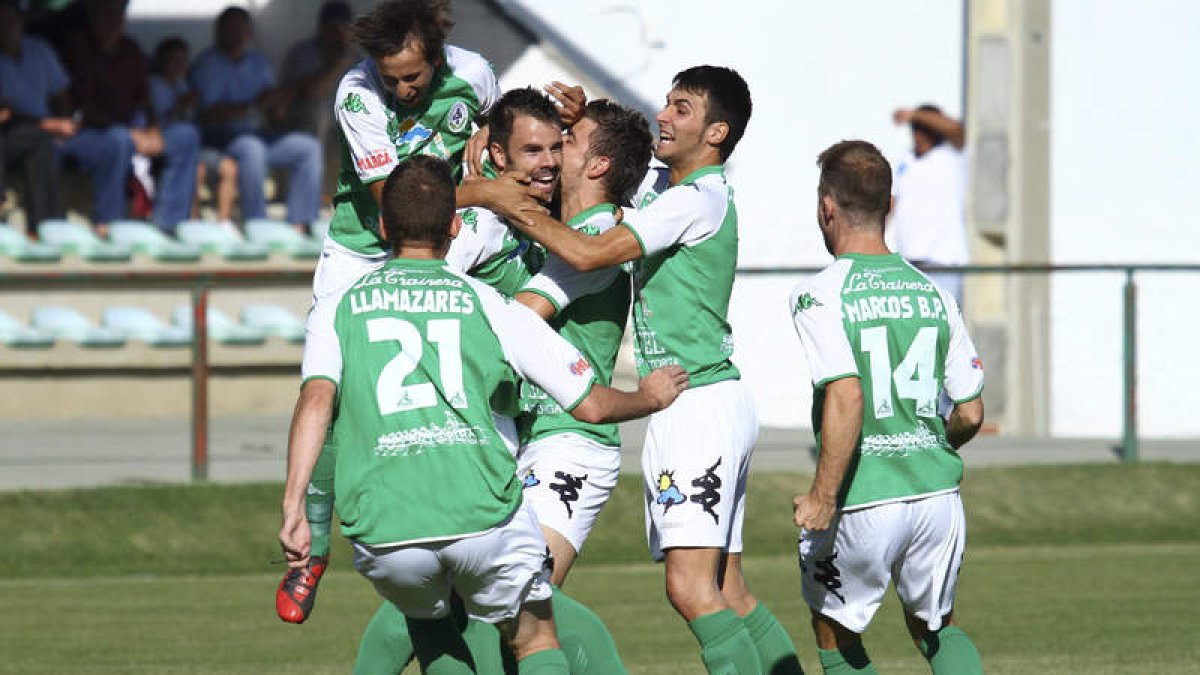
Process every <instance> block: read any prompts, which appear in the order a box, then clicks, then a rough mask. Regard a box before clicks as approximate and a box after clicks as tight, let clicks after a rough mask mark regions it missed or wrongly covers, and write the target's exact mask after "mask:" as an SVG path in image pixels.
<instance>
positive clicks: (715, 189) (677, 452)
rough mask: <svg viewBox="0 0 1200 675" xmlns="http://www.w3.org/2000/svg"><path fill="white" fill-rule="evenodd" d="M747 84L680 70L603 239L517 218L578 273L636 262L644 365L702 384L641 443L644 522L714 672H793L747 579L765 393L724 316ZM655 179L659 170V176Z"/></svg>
mask: <svg viewBox="0 0 1200 675" xmlns="http://www.w3.org/2000/svg"><path fill="white" fill-rule="evenodd" d="M750 110H751V103H750V91H749V88H748V87H747V85H746V82H745V81H744V80H743V79H742V78H741V76H740V75H738V74H737V73H736V72H735V71H733V70H731V69H729V68H723V67H717V66H698V67H695V68H689V69H687V70H684V71H682V72H680V73H679V74H677V75H676V76H675V79H674V82H673V84H672V88H671V91H670V92H669V93H668V94H667V100H666V105H665V106H664V107H663V109H662V111H660V112H659V113H658V115H657V117H656V120H657V122H658V126H659V135H658V145H657V147H656V149H655V156H656V157H658V159H659V160H661V161H662V162H663V163H664V164H665V165H666V169H665V170H664V171H662V172H661V173H659V172H654V173H652V174H651V176H650V178H651V179H654V180H653V183H654V184H653V186H651V187H650V188H649V189H647V190H645V191H644V195H643V196H642V197H641V198H640V199H639V200H638V201H637V202H635V203H637V204H638V205H639V206H640V207H641V208H639V209H638V210H637V211H636V212H633V211H630V212H626V214H625V220H624V222H622V223H621V226H620V227H614V228H612V229H610V230H609V231H607V232H605V233H603V234H600V235H598V236H595V237H592V236H588V235H587V234H585V233H582V232H578V231H576V230H573V229H571V228H568V227H565V226H563V225H562V224H561V223H558V222H556V221H554V220H553V219H551V218H547V217H543V216H533V217H531V218H530V222H529V223H517V226H518V227H521V228H522V229H523V230H524V231H525V232H526V233H527V234H529V235H530V236H531V237H533V238H534V239H536V240H537V241H538V242H539V243H541V244H543V245H544V246H546V248H547V249H548V250H549V251H551V252H552V253H554V254H556V255H558V256H559V257H561V258H562V259H563V260H564V261H566V262H567V264H569V265H571V266H572V267H574V268H575V269H578V270H581V271H587V270H595V269H600V268H604V267H610V266H613V265H618V264H621V263H625V262H628V261H635V260H636V261H637V262H636V263H634V265H633V273H632V275H633V290H634V299H633V322H634V331H635V333H634V346H635V350H636V358H637V364H638V370H639V372H641V373H643V374H644V373H648V372H650V370H651V369H653V368H655V367H657V366H661V365H665V364H678V365H681V366H683V367H684V368H686V369H687V371H688V374H689V375H690V377H691V383H692V385H691V388H690V389H689V390H688V391H687V392H685V394H684V395H683V396H681V397H680V399H679V401H678V402H677V403H676V405H674V406H672V407H671V408H670V409H669V410H668V411H665V412H664V413H659V414H655V415H653V416H652V417H651V418H650V426H649V428H648V430H647V432H646V441H645V445H644V448H643V455H642V471H643V475H644V478H645V483H646V513H647V534H648V539H649V543H650V548H651V552H652V554H653V555H654V556H655V557H656V558H665V560H666V590H667V597H668V599H669V600H670V602H671V605H672V606H673V607H674V608H675V609H676V611H678V612H679V614H680V615H681V616H682V617H683V618H684V619H685V620H686V621H687V622H688V626H689V627H690V628H691V629H692V631H693V633H694V634H695V636H696V638H697V640H698V641H699V643H700V647H701V658H702V660H703V661H704V664H705V666H706V668H708V671H709V672H710V673H718V672H719V673H760V672H770V673H785V672H786V673H796V672H800V664H799V661H798V660H797V659H796V654H795V647H794V646H793V645H792V643H791V639H790V638H789V637H788V636H787V632H786V631H785V630H784V629H783V627H782V626H781V625H780V624H779V621H778V620H777V619H775V617H774V615H772V614H771V612H770V610H768V609H767V608H766V606H765V605H763V604H762V603H760V602H759V601H758V600H757V599H756V598H755V597H754V596H753V595H752V594H751V593H750V591H749V589H748V588H747V587H746V583H745V579H744V578H743V576H742V565H741V552H742V540H741V528H742V519H743V514H744V509H745V489H746V476H747V472H748V471H749V467H750V453H751V451H752V449H753V446H754V441H755V439H756V438H757V435H758V422H757V418H756V413H755V410H754V403H753V401H752V399H751V398H750V394H749V392H748V391H746V388H745V387H744V386H743V385H742V383H741V381H740V375H739V372H738V369H737V367H736V366H734V365H733V362H732V361H730V355H731V354H732V352H733V340H732V335H731V332H730V328H729V323H728V321H727V314H728V309H729V296H730V294H731V292H732V289H733V277H734V270H735V267H736V264H737V227H738V223H737V210H736V208H735V207H734V204H733V192H732V189H731V188H730V187H729V185H728V183H727V182H726V180H725V172H724V168H723V164H724V162H725V160H727V159H728V158H729V155H730V153H732V152H733V149H734V147H735V146H736V145H737V143H738V141H739V140H740V139H741V137H742V134H743V132H744V131H745V128H746V124H747V122H748V121H749V119H750ZM648 182H649V181H648Z"/></svg>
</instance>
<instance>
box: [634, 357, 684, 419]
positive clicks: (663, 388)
mask: <svg viewBox="0 0 1200 675" xmlns="http://www.w3.org/2000/svg"><path fill="white" fill-rule="evenodd" d="M687 388H688V374H687V371H686V370H684V369H683V368H682V367H681V366H663V367H662V368H656V369H655V370H654V371H652V372H651V373H650V374H649V375H647V376H645V377H643V378H642V381H641V382H639V383H638V391H640V392H642V394H643V395H645V396H648V397H649V398H650V400H651V401H653V402H654V405H655V406H656V408H655V409H656V410H662V409H663V408H666V407H667V406H669V405H671V404H672V403H674V402H675V399H676V398H679V395H680V394H681V393H683V390H684V389H687Z"/></svg>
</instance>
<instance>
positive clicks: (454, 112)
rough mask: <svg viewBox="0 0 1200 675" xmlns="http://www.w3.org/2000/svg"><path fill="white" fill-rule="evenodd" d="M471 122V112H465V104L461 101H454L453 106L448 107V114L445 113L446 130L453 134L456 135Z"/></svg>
mask: <svg viewBox="0 0 1200 675" xmlns="http://www.w3.org/2000/svg"><path fill="white" fill-rule="evenodd" d="M470 121H471V111H469V110H467V104H466V103H463V102H462V101H455V102H454V105H452V106H450V112H448V113H446V128H447V129H449V130H450V131H452V132H453V133H456V134H457V133H458V132H460V131H462V130H463V129H466V128H467V124H468V123H469V122H470Z"/></svg>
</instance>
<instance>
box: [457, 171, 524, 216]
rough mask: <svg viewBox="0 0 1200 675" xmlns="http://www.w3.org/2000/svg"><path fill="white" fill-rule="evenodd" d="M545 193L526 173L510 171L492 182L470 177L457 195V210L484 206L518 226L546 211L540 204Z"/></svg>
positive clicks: (459, 188)
mask: <svg viewBox="0 0 1200 675" xmlns="http://www.w3.org/2000/svg"><path fill="white" fill-rule="evenodd" d="M540 195H541V193H540V192H539V191H538V190H537V189H536V188H534V187H533V186H531V185H530V183H529V177H528V176H526V175H525V174H523V173H519V172H515V171H506V172H504V173H502V174H500V175H499V176H496V177H495V178H492V179H487V178H478V177H472V176H468V177H467V178H465V179H464V180H463V182H461V183H459V185H458V187H457V188H456V189H455V191H454V202H455V207H456V208H460V209H465V208H469V207H472V206H481V207H483V208H485V209H487V210H489V211H491V212H493V213H497V214H499V215H501V216H503V217H504V218H506V219H507V220H509V221H510V222H518V221H521V220H524V219H527V218H529V217H530V216H532V215H534V214H537V213H545V212H546V207H545V206H543V205H542V203H541V202H540V201H538V197H539V196H540Z"/></svg>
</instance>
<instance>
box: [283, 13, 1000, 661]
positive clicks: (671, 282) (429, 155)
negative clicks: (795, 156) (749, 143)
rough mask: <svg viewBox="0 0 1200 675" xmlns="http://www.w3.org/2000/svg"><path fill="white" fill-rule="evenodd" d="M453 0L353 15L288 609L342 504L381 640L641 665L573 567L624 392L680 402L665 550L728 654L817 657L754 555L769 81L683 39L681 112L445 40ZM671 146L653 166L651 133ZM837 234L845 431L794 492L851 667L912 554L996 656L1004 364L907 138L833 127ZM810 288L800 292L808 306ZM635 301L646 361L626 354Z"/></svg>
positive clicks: (829, 349)
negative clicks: (983, 463) (741, 230)
mask: <svg viewBox="0 0 1200 675" xmlns="http://www.w3.org/2000/svg"><path fill="white" fill-rule="evenodd" d="M446 4H447V3H445V2H440V1H438V0H389V1H386V2H382V3H380V4H379V5H377V6H376V7H375V8H374V9H373V10H372V11H371V12H370V13H369V14H367V15H365V16H363V17H361V18H359V19H358V20H357V21H356V22H355V23H354V25H353V32H354V35H355V38H356V40H357V42H358V44H359V46H360V47H361V49H362V51H363V53H364V54H366V58H365V59H364V60H363V61H362V62H361V63H359V64H358V65H356V66H354V67H353V68H351V69H350V70H349V71H348V72H347V73H346V75H345V76H344V77H343V78H342V81H341V84H340V86H339V88H338V92H337V97H336V101H335V106H336V109H335V113H336V118H337V122H338V129H339V131H340V134H341V140H342V147H343V153H342V167H341V171H340V173H339V181H338V191H337V194H336V196H335V198H334V215H333V219H332V221H331V226H330V230H329V234H328V236H327V238H326V241H325V245H324V250H323V252H322V255H321V258H320V260H319V262H318V265H317V269H316V272H315V274H314V278H313V306H312V310H311V312H310V314H309V319H308V326H307V339H306V342H305V347H304V359H303V365H302V371H303V386H302V388H301V391H300V395H299V398H298V401H297V403H296V409H295V413H294V416H293V419H292V427H291V431H290V435H289V440H288V469H287V483H286V486H285V488H284V496H283V522H282V527H281V529H280V532H279V540H280V543H281V545H282V547H283V550H284V552H285V554H286V557H287V560H288V565H289V569H288V572H287V574H286V575H285V577H284V579H283V581H282V582H281V583H280V585H279V588H278V590H277V593H276V609H277V611H278V613H279V616H280V618H282V619H283V620H285V621H289V622H294V623H300V622H302V621H304V620H305V619H306V618H307V617H308V616H309V614H310V613H311V612H312V611H313V607H314V602H315V599H316V592H317V587H318V583H319V581H320V579H321V576H322V574H323V573H324V571H325V568H326V566H327V564H328V561H329V555H330V550H329V549H330V527H331V524H332V516H333V513H334V510H335V508H336V513H337V515H338V518H339V520H340V522H341V527H342V532H343V534H344V535H345V536H346V537H347V538H348V539H349V541H350V542H351V545H352V549H353V558H354V566H355V568H356V569H357V570H358V571H359V572H360V573H361V574H362V575H363V576H364V577H366V578H367V579H368V580H369V581H370V582H371V584H372V585H373V586H374V588H375V589H376V591H377V592H378V593H379V595H380V596H381V598H382V600H383V602H382V604H381V606H380V607H379V609H378V610H377V611H376V613H375V615H374V617H373V618H372V619H371V621H370V623H369V624H368V627H367V630H366V631H365V633H364V635H363V637H362V641H361V644H360V646H359V651H358V658H357V660H356V663H355V665H354V672H355V673H358V674H361V675H367V674H370V675H398V674H399V673H400V672H401V671H402V670H404V668H405V667H406V666H407V665H408V663H409V662H410V661H411V660H413V659H416V660H417V661H418V662H419V664H420V667H421V669H422V671H423V672H426V673H433V674H439V673H495V674H499V673H521V674H533V673H568V672H569V673H573V674H575V675H579V674H583V673H587V674H589V675H593V674H594V675H612V674H619V673H624V672H626V669H625V666H624V665H623V664H622V661H621V657H620V654H619V645H617V644H616V643H615V642H614V640H613V638H612V636H611V634H610V633H609V632H608V630H607V628H606V627H605V626H604V623H603V622H602V621H601V620H600V619H599V618H598V617H597V616H596V615H595V614H594V613H592V612H591V611H590V610H589V609H588V608H587V607H585V606H584V605H582V604H580V603H579V602H577V601H575V600H573V599H572V598H570V597H569V596H567V595H566V594H564V593H563V592H562V590H561V589H560V587H561V585H562V583H563V581H564V579H565V578H566V576H567V575H568V574H569V572H570V569H571V567H572V564H573V563H574V561H575V559H576V557H577V556H578V555H579V553H580V551H581V550H582V548H583V546H584V544H585V543H586V541H587V539H588V535H589V534H590V531H591V529H592V527H593V526H594V524H595V522H596V518H597V516H598V514H599V512H600V510H601V509H602V508H603V507H604V504H605V503H606V502H607V501H608V498H609V496H610V495H611V493H612V491H613V489H614V488H615V487H616V484H617V473H618V469H619V464H620V448H621V438H620V435H619V434H618V431H617V426H616V424H617V423H618V422H621V421H624V420H630V419H635V418H640V417H647V416H648V417H649V426H648V428H647V431H646V437H645V440H644V443H643V455H642V470H643V478H644V485H645V487H644V493H645V504H646V532H647V539H648V544H649V548H650V553H651V555H652V556H654V557H655V559H658V560H662V561H664V562H665V565H664V567H663V569H664V574H665V582H666V592H667V599H668V600H669V602H670V603H671V605H672V607H674V608H675V610H676V611H677V612H678V614H679V615H680V616H681V617H682V618H683V619H684V620H685V621H686V622H687V625H688V627H689V628H690V629H691V631H692V632H693V634H694V635H695V636H696V640H697V642H698V643H699V647H700V660H701V661H702V662H703V664H704V668H705V669H706V670H707V672H709V673H721V674H735V673H736V674H742V673H749V674H759V673H762V674H770V675H782V674H789V673H793V674H794V673H801V672H802V669H801V666H800V663H799V660H798V659H797V657H796V649H795V647H794V645H793V644H792V641H791V639H790V638H789V637H788V634H787V632H786V630H785V629H784V628H783V626H782V625H781V624H780V623H779V621H778V620H777V619H776V618H775V616H774V615H773V614H772V613H771V611H770V610H769V609H768V608H767V607H766V605H764V604H763V603H762V602H761V601H759V600H758V599H757V598H756V597H755V596H754V595H753V594H752V593H751V591H750V589H749V586H748V584H747V581H746V579H745V577H744V576H743V573H742V562H741V560H742V538H741V531H742V524H743V519H744V517H745V501H746V482H747V475H748V472H749V467H750V457H751V453H752V451H753V448H754V444H755V441H756V438H757V435H758V421H757V418H756V414H755V407H754V403H753V399H752V397H751V395H750V392H749V391H748V390H747V388H746V387H745V385H744V384H743V383H742V381H741V379H740V375H739V372H738V369H737V367H736V366H735V365H734V364H733V362H732V360H731V356H732V354H733V351H734V349H733V346H734V342H733V336H732V332H731V329H730V325H729V322H728V310H729V302H730V296H731V293H732V287H733V280H734V275H735V268H736V263H737V253H738V227H739V222H738V216H737V209H736V207H735V205H734V199H733V189H732V188H731V187H730V185H729V183H728V181H727V179H726V176H725V171H724V163H725V162H726V160H728V158H729V157H730V155H731V154H732V153H733V152H734V150H735V148H736V146H737V144H738V141H739V140H740V139H741V137H742V134H743V132H744V131H745V129H746V125H747V123H748V121H749V119H750V115H751V101H750V91H749V88H748V86H747V84H746V82H745V81H744V80H743V79H742V77H741V76H740V75H739V74H738V73H737V72H735V71H734V70H732V69H729V68H724V67H719V66H709V65H702V66H696V67H693V68H688V69H685V70H683V71H681V72H679V73H678V74H677V75H676V76H675V77H674V79H673V81H672V82H671V83H670V86H669V88H668V91H667V93H666V97H665V100H664V104H663V107H662V109H661V110H660V111H659V112H658V114H657V115H656V117H655V122H656V124H657V134H656V135H655V134H652V133H651V130H650V125H649V123H648V122H647V120H646V119H645V118H644V117H643V116H642V115H641V114H639V113H637V112H635V111H633V110H631V109H629V108H626V107H624V106H621V105H619V104H617V103H614V102H612V101H607V100H594V101H587V100H586V98H585V96H584V94H583V90H582V89H580V88H578V87H569V86H566V85H562V84H560V83H557V82H555V83H551V84H549V85H547V86H546V87H545V89H544V90H542V91H539V90H535V89H531V88H524V89H515V90H511V91H508V92H503V93H502V92H501V91H500V90H499V86H498V85H497V82H496V79H495V76H494V74H493V73H492V71H491V68H490V66H489V65H488V63H487V61H486V60H485V59H484V58H483V57H482V56H480V55H478V54H475V53H472V52H469V51H466V50H463V49H459V48H457V47H454V46H452V45H448V44H446V42H445V39H446V31H447V29H448V27H449V26H450V25H452V23H451V22H450V21H448V17H447V16H446V15H445V10H446ZM652 158H653V159H655V160H657V162H656V163H655V164H654V166H653V167H652V166H651V159H652ZM818 164H819V166H820V169H821V178H820V184H819V185H818V188H817V221H818V226H819V227H820V230H821V233H822V235H823V236H824V239H825V243H826V246H827V248H828V249H829V252H830V253H831V254H833V255H834V256H835V257H836V261H835V262H834V263H833V264H832V265H830V266H829V267H828V268H827V269H826V270H824V271H822V272H821V273H820V274H817V275H815V276H813V277H812V278H810V279H807V280H805V281H804V282H803V283H802V284H800V285H799V286H798V287H797V288H796V289H795V291H794V292H793V294H792V297H791V298H790V301H789V304H788V307H787V309H788V310H790V312H791V316H792V318H793V321H794V323H795V326H796V331H797V333H798V335H799V336H800V339H801V342H802V343H803V346H804V349H805V352H806V354H807V358H808V365H809V372H810V373H811V375H812V380H813V387H814V391H815V394H814V407H813V424H814V429H815V430H816V433H817V439H818V446H819V448H820V456H819V460H818V466H817V472H816V476H815V477H814V479H813V484H812V486H811V489H810V490H808V491H807V492H806V493H804V494H801V495H800V496H798V497H796V499H795V508H794V519H795V522H796V524H797V525H798V526H799V528H800V529H799V542H800V543H799V561H800V570H801V575H802V589H803V596H804V599H805V601H806V602H807V603H808V605H809V607H810V608H811V611H812V617H813V621H812V623H813V629H814V633H815V637H816V643H817V648H818V652H819V658H820V662H821V666H822V668H823V669H824V672H826V673H873V672H875V670H874V667H873V666H872V665H871V662H870V659H869V657H868V656H867V654H866V652H865V650H864V649H863V646H862V641H861V635H862V633H863V632H864V631H865V629H866V627H867V625H868V623H869V622H870V620H871V618H872V615H873V614H874V613H875V610H876V609H877V608H878V607H879V604H880V602H881V600H882V596H883V594H884V592H885V591H886V589H887V587H888V585H889V583H894V584H895V587H896V591H897V594H898V595H899V596H900V600H901V602H902V604H903V608H904V619H905V622H906V625H907V626H908V629H909V631H910V633H911V634H912V637H913V640H914V643H915V645H916V646H917V648H918V649H919V650H920V651H921V653H922V654H924V655H925V657H926V658H927V659H928V660H929V663H930V667H931V670H932V672H934V673H935V674H948V673H955V674H961V673H981V672H982V666H981V664H980V658H979V654H978V652H977V651H976V649H975V647H974V645H973V644H972V642H971V640H970V638H969V637H968V636H967V634H966V633H964V632H963V631H962V630H961V629H960V628H958V627H957V626H956V625H955V623H954V611H953V609H954V606H953V602H954V593H955V587H956V583H957V578H958V573H959V567H960V565H961V562H962V554H963V547H964V543H965V520H964V517H963V510H962V503H961V501H960V499H959V495H958V484H959V481H960V479H961V477H962V461H961V459H960V458H959V455H958V454H957V449H958V448H959V447H961V446H962V445H963V444H964V443H966V442H967V441H968V440H970V439H971V438H972V437H973V436H974V434H975V433H976V431H977V430H978V429H979V427H980V425H981V424H982V421H983V406H982V402H981V399H980V394H981V391H982V386H983V373H982V365H981V363H980V361H979V359H978V357H977V356H976V353H975V349H974V346H973V345H972V343H971V340H970V338H969V337H968V336H967V333H966V331H965V329H964V326H963V322H962V319H961V317H960V315H959V311H958V308H957V305H956V303H955V301H954V299H953V297H952V296H950V295H948V294H947V293H946V292H944V291H943V290H942V289H940V288H938V287H937V286H936V285H935V284H933V283H932V282H931V281H930V280H929V278H928V277H926V276H925V275H924V274H922V273H921V272H920V271H918V270H916V269H915V268H914V267H912V266H911V265H909V264H908V263H907V262H905V261H904V260H903V259H902V258H900V257H899V256H897V255H895V254H892V253H891V252H890V251H889V250H888V249H887V247H886V245H885V243H884V239H883V228H884V219H885V218H886V216H887V213H888V210H889V207H890V196H891V175H892V174H891V168H890V167H889V165H888V164H887V161H886V160H885V159H884V158H883V157H882V156H881V155H880V153H879V151H878V150H876V148H875V147H874V146H872V145H871V144H869V143H866V142H864V141H844V142H841V143H838V144H836V145H834V146H832V147H830V148H829V149H828V150H826V151H825V152H824V153H822V154H821V156H820V158H819V160H818ZM782 303H783V299H782V298H781V311H783V309H782ZM630 315H632V323H631V325H632V330H633V343H634V348H635V356H636V363H637V369H638V374H639V376H640V382H639V383H638V386H637V389H636V390H634V391H622V390H619V389H615V388H613V387H612V376H613V370H614V367H615V363H616V359H617V351H618V348H619V345H620V343H621V338H622V335H623V333H624V329H625V326H626V323H627V319H628V318H629V316H630Z"/></svg>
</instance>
